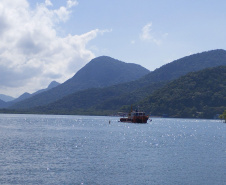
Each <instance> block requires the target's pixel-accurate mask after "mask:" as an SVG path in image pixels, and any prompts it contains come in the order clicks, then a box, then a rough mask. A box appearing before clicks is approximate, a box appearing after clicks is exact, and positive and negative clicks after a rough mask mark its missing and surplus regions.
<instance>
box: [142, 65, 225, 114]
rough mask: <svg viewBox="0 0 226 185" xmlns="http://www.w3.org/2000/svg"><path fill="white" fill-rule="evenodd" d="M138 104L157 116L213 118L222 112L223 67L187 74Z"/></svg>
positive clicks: (223, 108) (223, 96) (223, 93)
mask: <svg viewBox="0 0 226 185" xmlns="http://www.w3.org/2000/svg"><path fill="white" fill-rule="evenodd" d="M139 104H140V105H142V106H143V107H142V108H143V109H145V110H146V111H147V112H151V113H152V114H153V115H157V116H162V115H163V114H164V115H168V116H169V117H181V118H185V117H187V118H213V117H214V115H216V114H219V113H221V112H223V110H225V109H226V66H221V67H216V68H210V69H205V70H203V71H200V72H193V73H189V74H188V75H186V76H183V77H181V78H179V79H177V80H175V81H173V82H171V83H169V84H167V85H166V86H164V87H163V88H161V89H160V90H158V91H156V92H155V93H154V94H152V95H151V96H149V97H148V98H146V99H144V100H143V101H142V102H140V103H139Z"/></svg>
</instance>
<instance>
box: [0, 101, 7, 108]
mask: <svg viewBox="0 0 226 185" xmlns="http://www.w3.org/2000/svg"><path fill="white" fill-rule="evenodd" d="M5 106H6V102H5V101H3V100H0V108H4V107H5Z"/></svg>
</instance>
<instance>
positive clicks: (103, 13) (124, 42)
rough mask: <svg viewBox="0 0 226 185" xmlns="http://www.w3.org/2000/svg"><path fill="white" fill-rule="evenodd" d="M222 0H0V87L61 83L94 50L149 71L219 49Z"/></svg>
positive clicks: (10, 90)
mask: <svg viewBox="0 0 226 185" xmlns="http://www.w3.org/2000/svg"><path fill="white" fill-rule="evenodd" d="M225 10H226V1H225V0H158V1H157V0H140V1H137V0H10V1H9V0H0V94H5V95H10V96H13V97H18V96H19V95H21V94H23V93H24V92H29V93H33V92H35V91H37V90H39V89H42V88H46V87H47V86H48V84H49V83H50V82H51V81H53V80H55V81H58V82H60V83H63V82H64V81H66V80H67V79H69V78H71V77H72V76H73V75H74V74H75V73H76V72H77V71H78V70H79V69H81V68H82V67H83V66H85V65H86V64H87V63H88V62H89V61H90V60H91V59H93V58H95V57H98V56H102V55H105V56H110V57H112V58H115V59H118V60H121V61H124V62H127V63H136V64H139V65H141V66H143V67H145V68H147V69H149V70H150V71H153V70H155V69H156V68H159V67H161V66H162V65H164V64H167V63H169V62H172V61H174V60H176V59H179V58H182V57H184V56H188V55H191V54H194V53H200V52H203V51H209V50H213V49H226V21H225V20H226V11H225Z"/></svg>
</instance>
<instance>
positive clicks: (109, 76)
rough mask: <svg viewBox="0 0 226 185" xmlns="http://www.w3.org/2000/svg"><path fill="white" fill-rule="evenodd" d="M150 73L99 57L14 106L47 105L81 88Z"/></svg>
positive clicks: (133, 78) (108, 84)
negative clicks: (70, 76)
mask: <svg viewBox="0 0 226 185" xmlns="http://www.w3.org/2000/svg"><path fill="white" fill-rule="evenodd" d="M148 73H150V71H149V70H147V69H145V68H144V67H142V66H140V65H137V64H132V63H125V62H122V61H119V60H116V59H113V58H111V57H107V56H101V57H97V58H95V59H93V60H91V61H90V62H89V63H88V64H87V65H85V66H84V67H83V68H82V69H81V70H79V71H78V72H77V73H76V74H75V75H74V76H73V77H72V78H71V79H69V80H67V81H66V82H65V83H63V84H61V85H59V86H57V87H56V88H54V89H51V90H49V91H46V92H43V93H39V94H38V95H35V96H33V97H31V98H29V99H27V100H25V101H23V102H20V103H17V104H15V105H13V106H12V108H20V109H26V108H30V107H34V106H41V105H47V104H49V103H51V102H54V101H56V100H59V99H61V98H63V97H64V96H67V95H69V94H72V93H74V92H77V91H80V90H84V89H89V88H94V87H95V88H96V87H98V88H101V87H107V86H111V85H115V84H119V83H123V82H128V81H132V80H136V79H138V78H140V77H142V76H144V75H146V74H148Z"/></svg>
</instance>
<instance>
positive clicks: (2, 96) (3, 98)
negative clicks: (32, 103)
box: [0, 94, 15, 102]
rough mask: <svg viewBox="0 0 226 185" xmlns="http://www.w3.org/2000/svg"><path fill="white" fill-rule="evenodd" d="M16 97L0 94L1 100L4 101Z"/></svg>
mask: <svg viewBox="0 0 226 185" xmlns="http://www.w3.org/2000/svg"><path fill="white" fill-rule="evenodd" d="M14 99H15V98H13V97H12V96H7V95H4V94H0V100H3V101H4V102H8V101H12V100H14Z"/></svg>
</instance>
